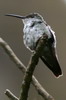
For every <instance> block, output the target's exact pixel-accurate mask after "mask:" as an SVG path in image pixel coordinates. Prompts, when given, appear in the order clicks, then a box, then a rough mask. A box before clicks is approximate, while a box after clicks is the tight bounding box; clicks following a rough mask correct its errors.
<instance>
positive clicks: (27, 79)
mask: <svg viewBox="0 0 66 100" xmlns="http://www.w3.org/2000/svg"><path fill="white" fill-rule="evenodd" d="M46 42H47V36H46V35H44V36H43V37H41V38H40V40H39V41H38V44H37V47H36V50H35V52H34V54H33V55H32V57H31V59H30V62H29V64H28V66H27V70H26V73H25V76H24V79H23V82H22V87H21V93H20V98H19V100H27V98H28V91H29V88H30V84H31V81H32V75H33V72H34V70H35V67H36V65H37V64H38V60H39V57H40V56H41V53H42V51H43V49H44V46H45V45H46Z"/></svg>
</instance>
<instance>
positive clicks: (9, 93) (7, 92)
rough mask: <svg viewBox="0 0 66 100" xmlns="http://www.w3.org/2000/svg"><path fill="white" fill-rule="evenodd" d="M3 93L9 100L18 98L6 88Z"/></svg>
mask: <svg viewBox="0 0 66 100" xmlns="http://www.w3.org/2000/svg"><path fill="white" fill-rule="evenodd" d="M5 94H6V95H7V96H8V98H9V99H10V100H19V99H18V98H17V97H16V96H15V95H14V94H13V93H12V92H11V91H10V90H8V89H6V91H5Z"/></svg>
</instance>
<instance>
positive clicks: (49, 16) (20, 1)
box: [0, 0, 66, 100]
mask: <svg viewBox="0 0 66 100" xmlns="http://www.w3.org/2000/svg"><path fill="white" fill-rule="evenodd" d="M32 12H38V13H40V14H41V15H42V16H43V17H44V19H45V20H46V21H47V23H48V24H49V25H50V26H51V27H52V29H53V30H54V31H55V32H56V36H57V52H58V57H59V62H60V66H61V68H62V70H63V74H64V76H63V77H60V78H59V79H56V78H55V77H54V75H53V74H52V72H51V71H50V70H49V69H48V68H47V67H46V66H45V65H44V64H43V62H42V61H41V60H40V61H39V64H38V66H37V67H36V69H35V72H34V75H35V76H36V77H37V79H38V80H39V82H40V83H41V84H42V86H43V87H44V88H45V89H46V90H47V91H48V92H49V93H50V94H51V95H52V96H53V97H54V98H55V100H64V99H66V1H65V0H0V37H2V38H3V39H4V40H5V41H7V43H8V44H9V45H10V46H11V48H12V49H13V51H14V52H15V53H16V55H17V56H18V57H19V58H20V60H21V61H22V62H23V63H24V64H25V65H26V66H27V64H28V62H29V59H30V56H31V53H30V51H29V50H27V49H26V48H25V46H24V44H23V38H22V36H23V23H22V21H21V20H20V19H16V18H11V17H6V16H4V15H5V14H7V13H15V14H19V15H27V14H29V13H32ZM22 80H23V74H22V73H21V72H20V71H19V70H18V69H17V68H16V65H15V64H14V63H13V62H12V61H11V60H10V59H9V57H8V55H7V54H6V53H5V52H4V50H3V49H2V48H1V47H0V99H1V100H9V99H8V98H7V97H6V96H5V94H4V91H5V89H6V88H8V89H10V90H11V91H12V92H13V93H14V94H15V95H16V96H19V94H20V88H21V83H22ZM29 100H43V99H42V97H41V96H39V95H38V93H37V92H36V91H35V88H34V87H33V86H32V85H31V88H30V91H29Z"/></svg>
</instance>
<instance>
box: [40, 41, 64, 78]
mask: <svg viewBox="0 0 66 100" xmlns="http://www.w3.org/2000/svg"><path fill="white" fill-rule="evenodd" d="M40 58H41V60H42V61H43V62H44V63H45V64H46V65H47V67H48V68H49V69H50V70H51V71H52V72H53V73H54V75H55V76H56V77H58V76H60V75H61V74H62V71H61V68H60V65H59V63H58V59H57V57H56V52H55V48H54V47H53V46H52V45H51V44H50V43H49V42H48V43H47V45H46V46H45V47H44V50H43V53H42V56H41V57H40Z"/></svg>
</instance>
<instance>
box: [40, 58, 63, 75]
mask: <svg viewBox="0 0 66 100" xmlns="http://www.w3.org/2000/svg"><path fill="white" fill-rule="evenodd" d="M40 58H41V60H42V61H43V62H44V63H45V64H46V65H47V67H48V68H49V69H50V70H51V71H52V72H53V73H54V75H55V76H56V77H59V76H60V75H62V70H61V68H60V66H59V63H58V61H57V59H56V58H55V59H54V62H53V61H52V64H49V63H48V61H46V59H45V58H44V57H43V56H41V57H40Z"/></svg>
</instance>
